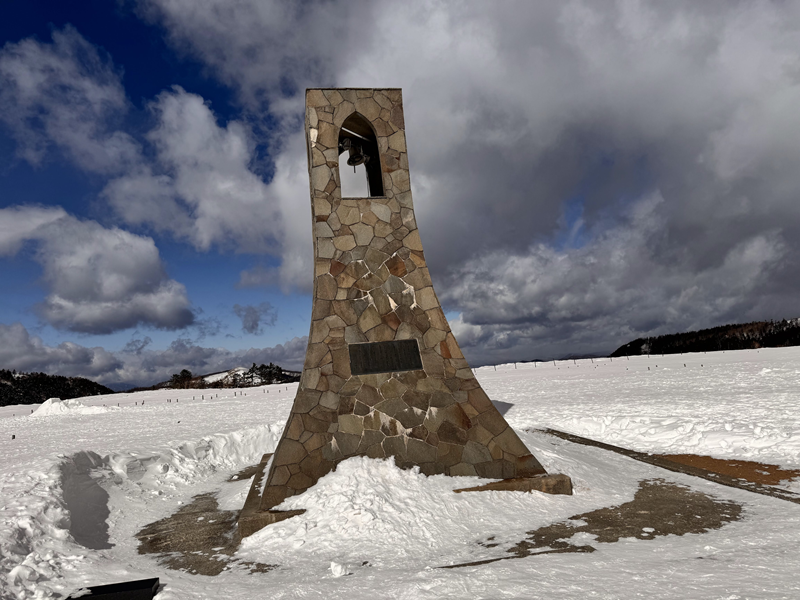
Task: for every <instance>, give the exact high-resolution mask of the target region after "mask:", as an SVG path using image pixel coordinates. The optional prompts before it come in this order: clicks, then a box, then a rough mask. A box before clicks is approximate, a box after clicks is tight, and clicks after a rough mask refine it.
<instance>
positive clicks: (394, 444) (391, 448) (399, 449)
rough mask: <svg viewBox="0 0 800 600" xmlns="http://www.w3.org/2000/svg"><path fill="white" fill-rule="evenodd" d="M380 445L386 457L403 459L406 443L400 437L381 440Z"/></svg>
mask: <svg viewBox="0 0 800 600" xmlns="http://www.w3.org/2000/svg"><path fill="white" fill-rule="evenodd" d="M381 445H382V446H383V451H384V452H385V453H386V456H395V457H396V456H400V457H401V458H405V454H406V443H405V440H404V439H403V438H402V437H401V436H399V435H397V436H393V437H387V438H386V439H385V440H383V443H382V444H381ZM395 462H397V461H395Z"/></svg>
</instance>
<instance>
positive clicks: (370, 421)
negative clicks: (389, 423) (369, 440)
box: [364, 411, 383, 435]
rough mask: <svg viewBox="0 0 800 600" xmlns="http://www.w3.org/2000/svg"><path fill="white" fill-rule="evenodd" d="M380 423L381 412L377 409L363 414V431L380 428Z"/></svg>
mask: <svg viewBox="0 0 800 600" xmlns="http://www.w3.org/2000/svg"><path fill="white" fill-rule="evenodd" d="M381 424H382V421H381V413H379V412H377V411H372V412H370V413H369V414H367V415H365V416H364V431H377V430H380V428H381ZM381 435H383V434H381Z"/></svg>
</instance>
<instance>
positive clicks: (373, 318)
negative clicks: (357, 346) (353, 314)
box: [358, 304, 381, 333]
mask: <svg viewBox="0 0 800 600" xmlns="http://www.w3.org/2000/svg"><path fill="white" fill-rule="evenodd" d="M380 324H381V316H380V315H379V314H378V310H377V309H376V308H375V306H373V305H372V304H370V305H369V306H367V308H366V309H364V312H362V313H361V316H360V317H359V318H358V326H359V327H360V328H361V331H363V332H365V333H366V332H367V331H369V330H370V329H372V328H373V327H377V326H378V325H380Z"/></svg>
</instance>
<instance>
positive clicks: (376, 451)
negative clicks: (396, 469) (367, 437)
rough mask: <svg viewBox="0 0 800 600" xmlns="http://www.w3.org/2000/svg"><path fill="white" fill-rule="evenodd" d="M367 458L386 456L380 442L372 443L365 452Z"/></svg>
mask: <svg viewBox="0 0 800 600" xmlns="http://www.w3.org/2000/svg"><path fill="white" fill-rule="evenodd" d="M365 454H366V456H367V458H386V453H385V452H384V450H383V446H382V445H381V444H373V445H372V446H370V447H369V448H367V450H366V452H365Z"/></svg>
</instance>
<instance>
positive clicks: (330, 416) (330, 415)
mask: <svg viewBox="0 0 800 600" xmlns="http://www.w3.org/2000/svg"><path fill="white" fill-rule="evenodd" d="M338 410H339V397H338V396H337V397H336V408H333V409H331V408H328V407H325V406H322V405H319V406H315V407H314V408H312V409H311V411H310V412H309V413H308V414H309V416H311V417H313V418H314V419H317V420H319V421H323V422H324V423H325V430H326V431H327V429H328V425H329V424H330V423H333V422H335V421H336V413H337V411H338ZM304 422H305V421H304Z"/></svg>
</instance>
